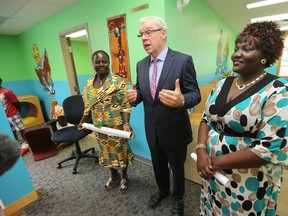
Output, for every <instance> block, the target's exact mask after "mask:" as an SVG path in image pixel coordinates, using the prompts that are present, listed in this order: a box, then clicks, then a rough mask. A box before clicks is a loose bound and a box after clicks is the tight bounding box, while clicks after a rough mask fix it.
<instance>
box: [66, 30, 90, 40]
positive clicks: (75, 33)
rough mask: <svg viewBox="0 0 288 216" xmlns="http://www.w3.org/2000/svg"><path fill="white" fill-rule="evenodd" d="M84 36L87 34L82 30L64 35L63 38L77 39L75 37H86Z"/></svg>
mask: <svg viewBox="0 0 288 216" xmlns="http://www.w3.org/2000/svg"><path fill="white" fill-rule="evenodd" d="M86 34H87V32H86V30H85V29H83V30H81V31H78V32H74V33H71V34H68V35H66V36H65V37H70V38H77V37H81V36H84V35H86Z"/></svg>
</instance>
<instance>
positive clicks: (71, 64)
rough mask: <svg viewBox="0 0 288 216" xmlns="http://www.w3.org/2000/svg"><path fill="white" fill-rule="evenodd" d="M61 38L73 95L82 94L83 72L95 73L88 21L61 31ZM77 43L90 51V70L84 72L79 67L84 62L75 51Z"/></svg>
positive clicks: (88, 56)
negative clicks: (91, 59) (91, 58)
mask: <svg viewBox="0 0 288 216" xmlns="http://www.w3.org/2000/svg"><path fill="white" fill-rule="evenodd" d="M75 33H82V34H80V35H75ZM59 39H60V44H61V48H62V53H63V58H64V62H65V67H66V73H67V77H68V82H69V88H70V92H71V95H80V94H81V87H82V86H83V78H81V77H83V76H81V74H83V73H87V72H88V73H89V72H91V74H89V75H92V73H93V67H92V64H91V61H90V57H91V46H90V41H89V35H88V25H87V23H85V24H82V25H79V26H76V27H74V28H71V29H69V30H66V31H63V32H60V33H59ZM73 44H74V46H75V49H73ZM75 44H81V47H83V46H84V50H87V52H88V53H86V54H87V58H86V59H85V61H88V63H86V62H85V63H86V67H87V66H88V68H89V69H88V70H89V71H86V70H87V69H86V70H85V72H83V71H82V70H81V69H79V68H80V67H79V65H83V62H82V61H83V59H82V60H81V59H80V58H79V56H81V55H79V53H75V50H78V49H76V45H75ZM77 54H78V55H77ZM82 54H83V53H82ZM85 63H84V64H85ZM87 64H88V65H87ZM79 70H80V71H79ZM84 77H85V76H84ZM84 79H85V78H84Z"/></svg>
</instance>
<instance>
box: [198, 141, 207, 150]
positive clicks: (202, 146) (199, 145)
mask: <svg viewBox="0 0 288 216" xmlns="http://www.w3.org/2000/svg"><path fill="white" fill-rule="evenodd" d="M206 148H207V147H206V145H205V144H203V143H199V144H197V145H196V149H195V151H197V150H198V149H206Z"/></svg>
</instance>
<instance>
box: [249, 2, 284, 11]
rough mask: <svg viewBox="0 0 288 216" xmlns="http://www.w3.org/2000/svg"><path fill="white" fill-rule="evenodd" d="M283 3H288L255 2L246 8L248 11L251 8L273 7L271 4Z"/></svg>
mask: <svg viewBox="0 0 288 216" xmlns="http://www.w3.org/2000/svg"><path fill="white" fill-rule="evenodd" d="M283 2H288V0H266V1H259V2H255V3H251V4H247V5H246V7H247V8H248V9H251V8H257V7H263V6H268V5H273V4H278V3H283Z"/></svg>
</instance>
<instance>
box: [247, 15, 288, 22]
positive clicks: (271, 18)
mask: <svg viewBox="0 0 288 216" xmlns="http://www.w3.org/2000/svg"><path fill="white" fill-rule="evenodd" d="M286 19H288V13H285V14H277V15H272V16H265V17H257V18H252V19H251V22H252V23H254V22H259V21H278V20H286Z"/></svg>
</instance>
